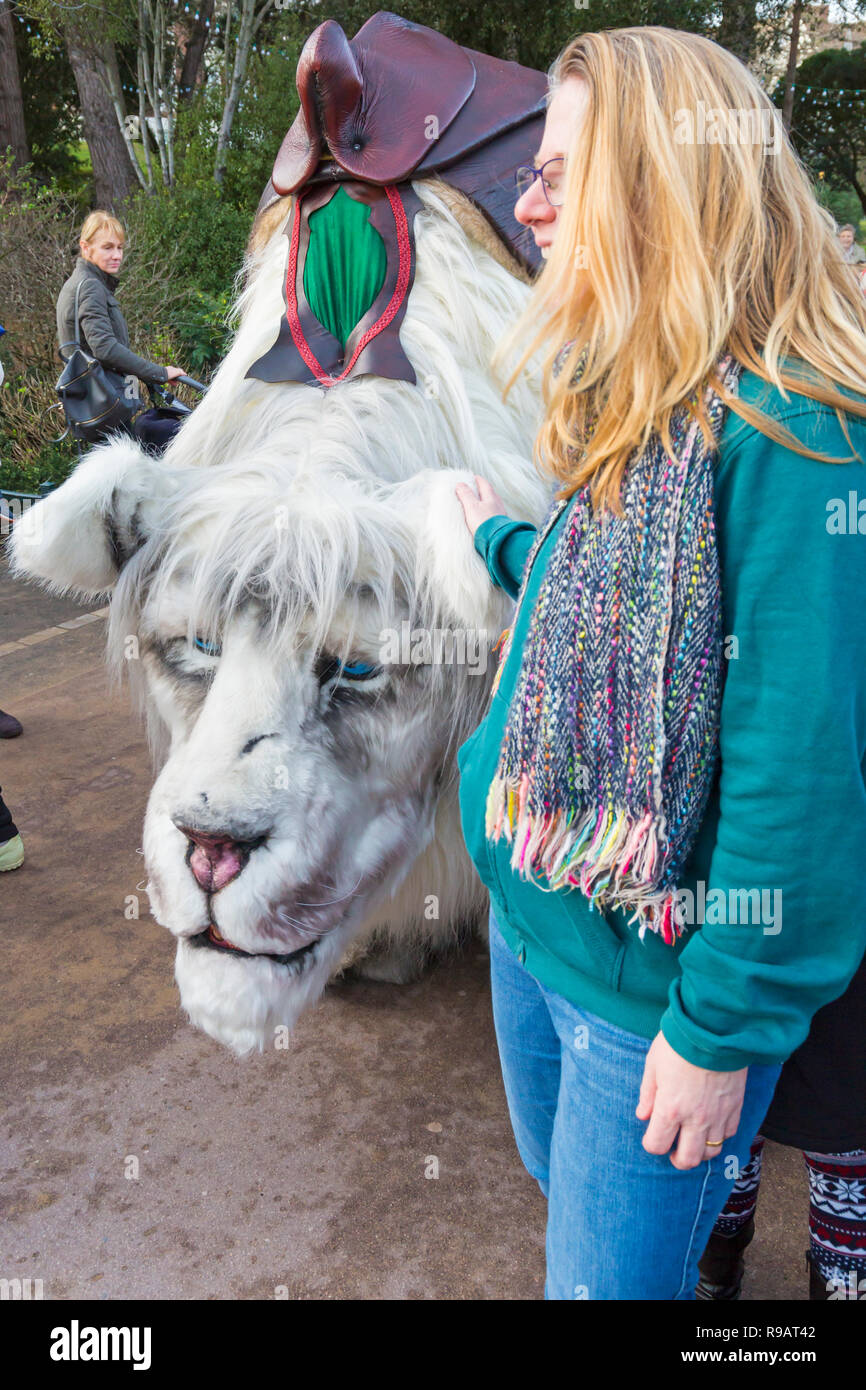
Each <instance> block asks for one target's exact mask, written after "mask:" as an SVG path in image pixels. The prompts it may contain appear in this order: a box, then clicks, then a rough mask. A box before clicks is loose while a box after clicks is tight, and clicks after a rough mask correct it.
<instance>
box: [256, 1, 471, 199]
mask: <svg viewBox="0 0 866 1390" xmlns="http://www.w3.org/2000/svg"><path fill="white" fill-rule="evenodd" d="M297 81H298V92H299V95H300V98H301V109H300V111H299V112H298V115H297V117H296V119H295V121H294V123H293V125H292V127H291V129H290V130H289V133H288V135H287V136H286V138H285V140H284V141H283V143H282V145H281V146H280V150H279V153H278V155H277V158H276V162H275V164H274V172H273V174H272V180H273V184H274V188H275V189H276V190H277V191H278V192H279V193H292V192H294V190H295V189H296V188H298V187H299V186H300V184H302V183H303V182H304V180H305V179H307V178H309V176H310V174H311V173H312V172H313V169H314V168H315V167H316V164H317V162H318V159H319V157H320V155H321V153H322V138H323V137H324V140H325V141H326V142H327V145H328V149H329V151H330V153H331V154H332V155H333V157H334V159H335V160H336V161H337V163H338V164H339V165H340V166H341V167H342V168H343V169H344V170H345V171H346V172H347V173H348V174H351V175H352V176H354V177H355V178H359V179H366V180H367V181H368V182H369V183H378V184H386V183H399V182H400V181H401V180H402V179H404V178H405V177H406V176H407V174H409V173H410V172H411V171H412V170H413V169H414V168H415V166H416V165H417V164H419V163H420V161H421V160H422V159H423V158H424V156H425V155H426V154H429V152H430V149H431V147H432V145H434V144H435V142H436V140H438V139H439V138H440V137H441V136H442V135H443V134H444V132H445V131H446V130H447V129H448V127H449V126H450V125H451V122H452V121H453V120H454V117H455V116H456V115H457V113H458V111H459V110H460V109H461V107H462V106H464V104H465V103H466V102H467V101H468V99H469V97H470V96H471V94H472V91H473V88H474V87H475V64H474V63H473V61H472V59H471V58H470V57H469V56H468V53H467V52H466V51H465V50H464V49H462V48H461V47H460V45H459V44H456V43H454V42H453V40H452V39H448V38H446V37H445V35H444V34H438V33H436V31H435V30H433V29H426V28H424V27H423V26H421V25H416V24H409V23H408V22H407V21H406V20H404V19H400V18H399V16H398V15H393V14H389V13H388V12H387V11H380V13H378V14H375V15H373V18H372V19H369V20H368V21H367V23H366V24H364V25H363V26H362V28H361V29H359V31H358V33H357V34H356V35H355V38H354V39H353V40H352V42H351V44H350V43H349V40H348V39H347V38H346V35H345V34H344V33H343V30H342V29H341V28H340V25H339V24H338V23H337V22H336V20H334V19H328V20H326V21H325V23H324V24H320V25H319V27H318V29H316V30H315V31H314V32H313V33H312V34H311V35H310V37H309V39H308V40H307V42H306V44H305V45H304V48H303V51H302V53H301V58H300V62H299V63H298V76H297ZM320 112H321V113H322V121H323V128H321V127H320V125H319V119H320V118H319V113H320Z"/></svg>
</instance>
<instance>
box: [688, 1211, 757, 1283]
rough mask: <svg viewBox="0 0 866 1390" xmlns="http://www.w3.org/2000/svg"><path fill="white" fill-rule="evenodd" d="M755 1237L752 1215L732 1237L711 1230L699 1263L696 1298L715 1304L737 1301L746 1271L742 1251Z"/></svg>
mask: <svg viewBox="0 0 866 1390" xmlns="http://www.w3.org/2000/svg"><path fill="white" fill-rule="evenodd" d="M754 1234H755V1218H754V1216H750V1217H749V1219H748V1221H747V1222H746V1224H745V1226H743V1227H741V1229H740V1230H739V1231H736V1232H735V1233H734V1234H733V1235H732V1236H723V1235H720V1234H719V1233H718V1231H713V1233H712V1235H711V1236H710V1238H709V1240H708V1241H707V1248H706V1250H705V1251H704V1253H703V1255H702V1256H701V1258H700V1260H699V1261H698V1269H699V1270H700V1275H701V1277H700V1279H699V1280H698V1284H697V1288H696V1289H695V1298H700V1299H712V1300H714V1301H716V1302H733V1301H734V1300H735V1299H737V1298H739V1296H740V1289H741V1287H742V1283H743V1271H744V1270H745V1264H744V1263H743V1251H744V1250H745V1248H746V1246H747V1245H748V1244H749V1242H750V1241H751V1239H752V1237H753V1236H754Z"/></svg>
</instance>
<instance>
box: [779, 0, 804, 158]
mask: <svg viewBox="0 0 866 1390" xmlns="http://www.w3.org/2000/svg"><path fill="white" fill-rule="evenodd" d="M802 13H803V0H794V9H793V13H792V15H791V43H790V46H789V48H788V70H787V72H786V73H785V99H784V101H783V102H782V124H783V125H784V127H785V129H786V130H787V131H790V129H791V121H792V119H793V116H794V78H795V77H796V76H797V54H798V50H799V47H800V16H801V14H802Z"/></svg>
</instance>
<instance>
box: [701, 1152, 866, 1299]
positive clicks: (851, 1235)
mask: <svg viewBox="0 0 866 1390" xmlns="http://www.w3.org/2000/svg"><path fill="white" fill-rule="evenodd" d="M763 1153H764V1138H763V1135H760V1134H759V1135H758V1137H757V1139H756V1140H755V1142H754V1144H753V1145H752V1149H751V1157H750V1159H749V1162H748V1163H747V1165H746V1167H745V1168H744V1169H743V1171H742V1173H741V1175H740V1177H739V1179H738V1180H737V1182H736V1183H735V1184H734V1188H733V1191H732V1192H731V1195H730V1198H729V1199H728V1203H727V1206H726V1207H725V1209H724V1211H723V1212H722V1214H721V1216H720V1217H719V1219H718V1221H717V1222H716V1225H715V1230H716V1231H717V1232H718V1233H719V1235H726V1236H732V1235H735V1234H736V1232H737V1231H739V1230H741V1229H742V1227H743V1226H745V1224H746V1222H747V1221H748V1220H749V1219H750V1217H752V1216H753V1215H754V1212H755V1207H756V1205H757V1201H758V1187H759V1184H760V1181H761V1161H762V1158H763ZM803 1158H804V1159H805V1161H806V1172H807V1173H808V1176H809V1255H810V1259H811V1262H812V1266H813V1268H814V1269H815V1270H816V1271H817V1272H818V1273H819V1275H820V1276H821V1277H822V1278H824V1279H825V1280H826V1281H827V1284H828V1286H829V1285H830V1284H831V1283H832V1284H833V1285H835V1286H837V1287H838V1290H839V1294H840V1296H842V1297H844V1296H846V1295H847V1296H848V1297H854V1298H856V1297H858V1296H859V1295H863V1294H866V1149H852V1150H851V1151H850V1152H848V1153H835V1154H819V1153H808V1152H804V1154H803Z"/></svg>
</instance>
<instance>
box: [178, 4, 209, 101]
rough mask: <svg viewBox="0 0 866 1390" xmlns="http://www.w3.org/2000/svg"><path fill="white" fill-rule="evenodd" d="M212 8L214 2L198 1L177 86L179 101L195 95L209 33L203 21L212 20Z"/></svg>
mask: <svg viewBox="0 0 866 1390" xmlns="http://www.w3.org/2000/svg"><path fill="white" fill-rule="evenodd" d="M213 7H214V0H199V7H198V19H196V20H194V21H193V25H192V29H191V31H190V36H189V41H188V43H187V46H186V52H185V53H184V55H183V67H182V68H181V73H180V82H179V84H178V87H179V91H180V96H181V99H182V100H184V101H189V100H190V98H191V97H192V96H194V94H195V89H196V84H197V82H198V79H199V73H200V72H201V63H202V58H203V57H204V51H205V49H206V48H207V42H208V39H209V38H210V32H211V31H210V26H209V25H208V24H207V23H206V22H205V21H206V20H211V19H213Z"/></svg>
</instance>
